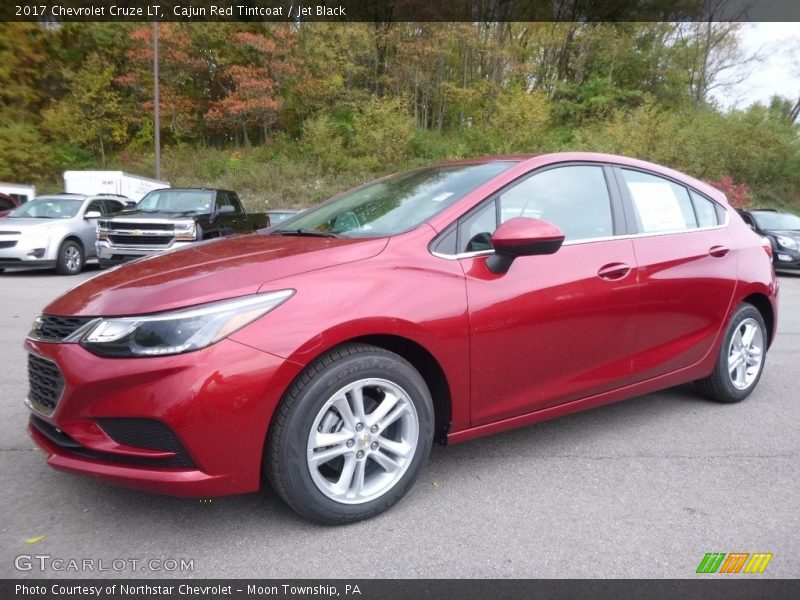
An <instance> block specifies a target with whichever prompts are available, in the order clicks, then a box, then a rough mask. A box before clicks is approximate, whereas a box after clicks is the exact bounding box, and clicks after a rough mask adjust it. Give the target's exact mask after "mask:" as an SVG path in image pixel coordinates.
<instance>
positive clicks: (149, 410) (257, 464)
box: [25, 340, 302, 497]
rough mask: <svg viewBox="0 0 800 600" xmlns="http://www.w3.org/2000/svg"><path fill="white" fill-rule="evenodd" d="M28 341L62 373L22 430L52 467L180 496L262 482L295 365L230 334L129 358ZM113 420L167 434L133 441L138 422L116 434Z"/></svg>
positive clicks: (35, 352) (214, 492)
mask: <svg viewBox="0 0 800 600" xmlns="http://www.w3.org/2000/svg"><path fill="white" fill-rule="evenodd" d="M25 346H26V350H27V351H28V352H29V353H31V354H33V355H34V356H39V357H41V358H45V359H47V360H49V361H52V362H54V363H56V365H58V368H59V369H60V371H61V374H62V376H63V380H64V385H63V391H62V392H61V395H60V399H59V400H58V402H57V404H56V407H55V410H53V412H52V414H50V415H46V414H43V413H40V412H37V411H36V410H33V409H32V418H31V423H30V425H29V428H28V430H29V433H30V435H31V437H32V438H33V440H34V441H35V442H36V443H37V444H38V445H39V446H40V447H41V448H42V449H43V450H44V451H45V453H46V454H47V462H48V464H49V465H51V466H52V467H54V468H56V469H60V470H63V471H69V472H72V473H79V474H83V475H88V476H91V477H94V478H97V479H102V480H105V481H109V482H112V483H116V484H119V485H123V486H127V487H132V488H137V489H142V490H146V491H151V492H157V493H163V494H170V495H177V496H203V497H207V496H219V495H227V494H236V493H244V492H251V491H256V490H258V489H259V487H260V481H261V459H262V454H263V448H264V442H265V439H266V433H267V429H268V426H269V422H270V419H271V418H272V413H273V411H274V409H275V407H276V406H277V404H278V402H279V401H280V398H281V396H282V394H283V391H284V390H285V389H286V388H287V387H288V385H289V384H290V382H291V381H292V380H293V379H294V377H295V376H296V375H297V374H298V373H299V371H300V369H302V367H301V366H300V365H297V364H295V363H292V362H289V361H286V360H284V359H282V358H279V357H277V356H273V355H271V354H268V353H265V352H262V351H260V350H255V349H253V348H250V347H249V346H245V345H243V344H239V343H238V342H234V341H232V340H223V341H221V342H219V343H217V344H214V345H212V346H210V347H208V348H205V349H203V350H198V351H196V352H190V353H187V354H181V355H176V356H165V357H153V358H126V359H119V358H103V357H98V356H95V355H94V354H91V353H90V352H88V351H87V350H84V349H83V348H82V347H81V346H80V345H78V344H51V343H44V342H38V341H33V340H27V341H26V342H25ZM27 404H28V405H29V407H30V406H31V404H30V403H29V402H28V403H27ZM116 422H119V423H131V422H140V423H142V422H147V423H150V424H155V425H158V426H159V427H157V428H156V429H158V428H160V429H161V430H162V432H169V434H168V435H167V438H169V435H172V442H170V443H164V442H159V441H158V439H157V437H158V436H155V437H154V436H153V435H144V434H143V435H142V437H141V438H139V439H137V438H136V433H135V431H136V429H135V428H134V429H133V430H131V429H130V428H129V429H128V430H127V431H128V433H124V432H123V433H120V430H119V428H116V429H112V428H110V427H109V423H116ZM152 430H153V428H152V427H151V428H149V429H148V431H152ZM130 431H134V433H133V434H131V433H130ZM161 439H162V440H163V439H164V436H162V437H161Z"/></svg>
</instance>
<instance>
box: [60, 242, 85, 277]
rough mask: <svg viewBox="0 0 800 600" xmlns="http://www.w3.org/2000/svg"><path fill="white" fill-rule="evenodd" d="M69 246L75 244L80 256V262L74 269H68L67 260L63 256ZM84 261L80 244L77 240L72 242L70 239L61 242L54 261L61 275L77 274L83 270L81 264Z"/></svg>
mask: <svg viewBox="0 0 800 600" xmlns="http://www.w3.org/2000/svg"><path fill="white" fill-rule="evenodd" d="M70 246H75V247H76V248H77V249H78V253H79V254H80V257H81V262H80V264H79V265H78V269H77V270H75V271H70V270H69V269H68V268H67V262H66V258H65V256H66V253H67V248H69V247H70ZM85 261H86V257H85V256H84V254H83V248H81V245H80V244H78V243H77V242H73V241H72V240H67V241H66V242H63V243H62V244H61V247H60V248H59V249H58V261H57V263H56V270H57V271H58V272H59V273H61V274H62V275H77V274H78V273H80V272H81V271H82V270H83V265H84V262H85Z"/></svg>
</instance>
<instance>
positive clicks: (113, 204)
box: [103, 200, 125, 215]
mask: <svg viewBox="0 0 800 600" xmlns="http://www.w3.org/2000/svg"><path fill="white" fill-rule="evenodd" d="M103 203H104V204H105V206H106V210H105V212H104V213H103V214H106V215H113V214H114V213H118V212H119V211H121V210H122V209H123V208H125V205H124V204H122V202H117V201H116V200H104V201H103Z"/></svg>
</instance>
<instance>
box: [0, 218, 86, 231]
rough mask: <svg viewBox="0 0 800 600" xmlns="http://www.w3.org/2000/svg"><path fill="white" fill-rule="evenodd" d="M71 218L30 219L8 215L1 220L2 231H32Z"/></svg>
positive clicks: (0, 229)
mask: <svg viewBox="0 0 800 600" xmlns="http://www.w3.org/2000/svg"><path fill="white" fill-rule="evenodd" d="M69 220H70V219H28V218H25V217H19V218H15V217H6V218H5V219H3V220H2V221H0V231H21V232H25V231H31V230H33V229H42V230H44V229H49V227H48V226H53V225H56V224H57V223H64V222H65V221H69Z"/></svg>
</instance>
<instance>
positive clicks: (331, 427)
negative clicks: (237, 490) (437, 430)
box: [264, 344, 434, 525]
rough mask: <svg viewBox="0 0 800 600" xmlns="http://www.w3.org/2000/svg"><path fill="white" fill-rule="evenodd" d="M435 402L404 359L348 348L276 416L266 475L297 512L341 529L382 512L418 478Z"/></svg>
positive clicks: (304, 382)
mask: <svg viewBox="0 0 800 600" xmlns="http://www.w3.org/2000/svg"><path fill="white" fill-rule="evenodd" d="M433 427H434V415H433V402H432V400H431V395H430V392H429V391H428V387H427V385H425V380H424V379H422V377H421V376H420V374H419V373H418V372H417V371H416V369H414V367H412V366H411V365H410V364H409V363H408V362H407V361H405V360H404V359H403V358H401V357H400V356H398V355H397V354H394V353H392V352H388V351H386V350H383V349H381V348H377V347H375V346H369V345H366V344H347V345H343V346H340V347H338V348H336V349H334V350H332V351H330V352H328V353H327V354H325V355H323V356H322V357H320V358H319V359H317V360H316V361H314V362H313V363H312V364H311V365H309V366H308V367H307V368H306V370H305V371H304V372H303V373H302V374H301V375H300V377H298V379H297V381H296V382H295V383H294V384H293V385H292V387H291V388H289V391H288V392H287V393H286V395H285V396H284V398H283V401H282V403H281V405H280V406H279V407H278V409H277V410H276V412H275V416H274V417H273V422H272V426H271V427H270V431H269V434H268V436H267V448H266V450H267V453H266V456H265V465H264V466H265V471H266V475H267V478H268V480H269V481H270V483H271V484H272V487H273V488H274V489H275V491H277V493H278V495H280V496H281V498H283V500H284V501H285V502H286V503H287V504H288V505H289V506H291V507H292V508H293V509H294V510H295V511H296V512H298V513H299V514H300V515H302V516H304V517H306V518H307V519H311V520H313V521H316V522H318V523H325V524H328V525H339V524H344V523H351V522H355V521H362V520H364V519H368V518H370V517H373V516H375V515H377V514H380V513H382V512H383V511H385V510H387V509H388V508H389V507H391V506H392V505H393V504H394V503H395V502H397V501H398V500H400V498H402V497H403V496H404V495H405V493H406V492H407V491H408V490H409V489H410V488H411V486H412V485H413V484H414V481H416V479H417V476H418V475H419V474H420V472H421V471H422V468H423V467H424V465H425V462H426V461H427V458H428V454H429V453H430V448H431V444H432V442H433Z"/></svg>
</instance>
